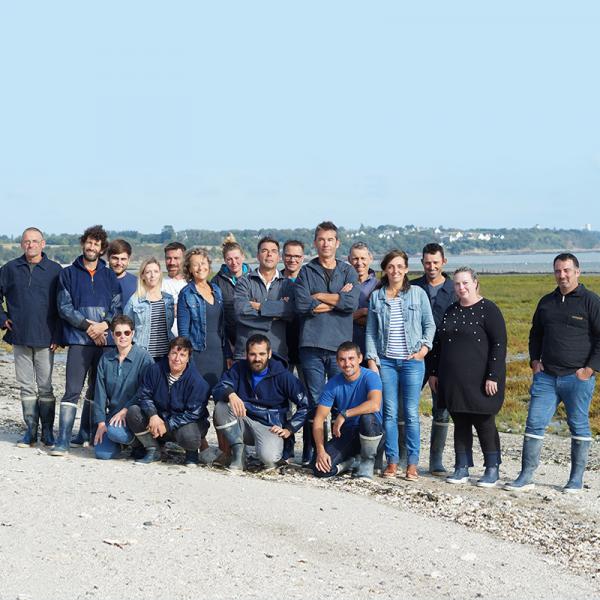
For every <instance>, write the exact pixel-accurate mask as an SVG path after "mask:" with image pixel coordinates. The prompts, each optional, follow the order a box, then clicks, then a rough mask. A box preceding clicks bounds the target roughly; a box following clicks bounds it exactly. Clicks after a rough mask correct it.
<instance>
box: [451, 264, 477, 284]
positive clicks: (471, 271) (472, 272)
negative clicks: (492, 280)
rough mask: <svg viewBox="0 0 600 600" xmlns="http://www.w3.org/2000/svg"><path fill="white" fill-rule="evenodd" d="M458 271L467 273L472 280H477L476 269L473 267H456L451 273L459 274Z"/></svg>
mask: <svg viewBox="0 0 600 600" xmlns="http://www.w3.org/2000/svg"><path fill="white" fill-rule="evenodd" d="M460 273H468V274H469V275H470V276H471V279H472V280H473V281H479V277H478V275H477V271H476V270H475V269H473V267H458V269H456V271H454V273H453V275H459V274H460Z"/></svg>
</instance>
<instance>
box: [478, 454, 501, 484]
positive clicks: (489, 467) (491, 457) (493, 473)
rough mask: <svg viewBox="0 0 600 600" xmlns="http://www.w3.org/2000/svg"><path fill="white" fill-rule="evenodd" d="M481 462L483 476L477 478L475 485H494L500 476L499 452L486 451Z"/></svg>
mask: <svg viewBox="0 0 600 600" xmlns="http://www.w3.org/2000/svg"><path fill="white" fill-rule="evenodd" d="M483 464H484V466H485V471H484V472H483V476H482V477H481V478H480V479H478V480H477V482H476V483H475V485H476V486H477V487H494V486H495V485H496V482H497V481H498V479H499V477H500V471H499V466H500V452H486V453H485V454H484V461H483Z"/></svg>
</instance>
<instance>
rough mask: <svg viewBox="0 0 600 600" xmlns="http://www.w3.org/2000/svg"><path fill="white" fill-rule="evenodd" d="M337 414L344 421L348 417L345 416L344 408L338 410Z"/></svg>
mask: <svg viewBox="0 0 600 600" xmlns="http://www.w3.org/2000/svg"><path fill="white" fill-rule="evenodd" d="M338 415H341V416H342V417H344V421H345V420H346V419H347V418H348V417H347V416H346V411H345V410H340V412H338Z"/></svg>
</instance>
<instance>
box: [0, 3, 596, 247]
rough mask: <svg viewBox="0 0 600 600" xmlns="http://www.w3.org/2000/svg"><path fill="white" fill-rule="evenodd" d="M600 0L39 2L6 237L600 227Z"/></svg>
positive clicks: (12, 88) (32, 7)
mask: <svg viewBox="0 0 600 600" xmlns="http://www.w3.org/2000/svg"><path fill="white" fill-rule="evenodd" d="M599 26H600V3H598V2H592V1H590V2H578V1H577V0H573V1H571V2H569V3H566V2H553V1H549V0H545V1H543V2H537V1H535V0H531V1H528V2H522V1H518V2H513V1H512V0H505V1H503V2H481V1H476V2H466V1H464V2H463V1H461V0H456V1H453V2H448V1H447V0H443V1H435V0H432V1H430V2H420V3H416V2H404V1H401V0H394V1H379V2H378V1H374V2H364V1H362V2H355V1H352V0H343V1H337V0H328V1H326V2H324V1H322V0H320V1H318V2H317V1H312V0H303V1H302V2H285V1H284V2H282V1H281V0H276V1H261V0H253V1H252V2H248V1H247V0H244V1H239V2H237V1H234V0H231V1H223V2H203V1H201V0H194V1H184V0H182V1H174V2H169V3H166V2H162V1H161V2H158V1H152V0H143V1H140V0H128V1H127V2H113V1H112V0H103V2H81V1H73V2H63V1H61V0H54V1H53V2H42V1H38V2H35V1H30V2H28V1H26V0H25V1H23V2H13V3H8V2H6V3H3V7H2V17H1V19H0V76H1V77H2V86H1V89H2V93H1V94H0V233H4V234H13V235H14V234H17V233H20V232H21V231H22V230H23V229H24V228H25V227H26V226H30V225H36V226H38V227H40V228H42V229H44V230H45V231H48V232H52V233H61V232H69V233H74V232H79V231H81V230H82V229H84V228H85V227H86V226H88V225H91V224H95V223H102V224H104V225H105V227H107V228H110V229H117V230H129V229H137V230H139V231H142V232H158V231H160V230H161V228H162V227H163V225H172V226H173V227H175V229H176V230H180V229H187V228H198V229H218V230H221V229H237V228H268V227H273V228H275V227H277V228H288V227H312V226H314V224H315V223H317V222H319V221H321V220H324V219H331V220H334V221H335V222H336V223H337V224H338V225H342V226H345V227H359V226H360V225H361V224H365V225H380V224H388V223H389V224H395V225H407V224H412V225H420V226H437V225H445V226H452V227H464V228H468V227H487V228H496V227H531V226H534V225H540V226H543V227H556V228H562V227H574V228H581V227H583V226H585V225H586V224H590V225H591V226H592V228H593V229H595V230H600V207H599V205H600V202H599V201H600V197H599V196H600V194H599V190H600V119H599V108H598V107H599V106H600V77H599V76H598V73H599V63H598V57H599V56H600V36H599V35H598V31H599Z"/></svg>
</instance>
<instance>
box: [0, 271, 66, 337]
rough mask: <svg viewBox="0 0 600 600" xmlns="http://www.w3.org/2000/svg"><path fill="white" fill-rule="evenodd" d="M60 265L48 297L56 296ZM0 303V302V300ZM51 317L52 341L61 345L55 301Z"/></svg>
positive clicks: (60, 321) (60, 326)
mask: <svg viewBox="0 0 600 600" xmlns="http://www.w3.org/2000/svg"><path fill="white" fill-rule="evenodd" d="M61 272H62V267H61V266H60V265H58V270H57V272H56V275H55V277H54V278H53V279H52V285H51V286H50V298H56V297H57V296H58V279H59V276H60V273H61ZM0 305H1V302H0ZM52 319H53V321H54V327H53V328H52V342H51V343H53V344H57V345H61V344H62V343H63V336H62V320H61V319H60V317H59V314H58V307H57V305H56V304H55V303H53V305H52Z"/></svg>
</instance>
